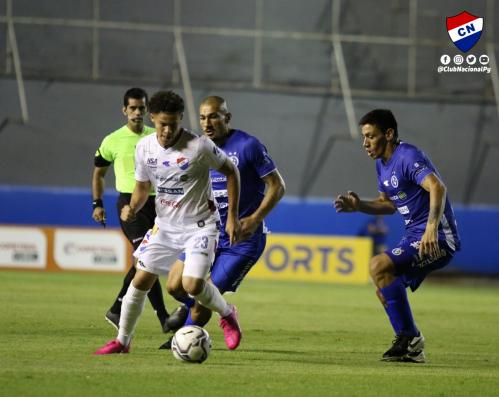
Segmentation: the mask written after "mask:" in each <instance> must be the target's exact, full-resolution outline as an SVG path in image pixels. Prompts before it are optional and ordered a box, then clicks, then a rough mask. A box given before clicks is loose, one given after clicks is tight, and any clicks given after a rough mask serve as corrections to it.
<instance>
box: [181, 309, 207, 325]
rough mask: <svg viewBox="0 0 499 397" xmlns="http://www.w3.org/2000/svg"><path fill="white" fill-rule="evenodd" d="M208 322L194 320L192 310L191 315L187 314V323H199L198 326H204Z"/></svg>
mask: <svg viewBox="0 0 499 397" xmlns="http://www.w3.org/2000/svg"><path fill="white" fill-rule="evenodd" d="M206 324H207V321H206V322H200V321H194V320H193V319H192V317H191V311H190V310H189V315H188V316H187V320H185V324H184V326H185V325H197V326H198V327H204V326H205V325H206Z"/></svg>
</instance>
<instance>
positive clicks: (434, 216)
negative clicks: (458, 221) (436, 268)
mask: <svg viewBox="0 0 499 397" xmlns="http://www.w3.org/2000/svg"><path fill="white" fill-rule="evenodd" d="M421 187H422V188H423V189H424V190H426V191H427V192H428V193H430V212H429V214H428V221H427V222H426V229H425V232H424V234H423V237H422V238H421V244H420V246H419V255H420V256H421V257H425V256H429V257H431V258H437V257H438V255H439V251H440V248H439V246H438V225H439V224H440V220H441V219H442V214H443V213H444V209H445V198H446V196H447V188H446V186H445V185H444V183H443V182H442V181H441V180H440V178H439V177H438V176H436V175H435V174H433V173H432V174H429V175H427V176H426V177H425V178H424V179H423V181H422V182H421Z"/></svg>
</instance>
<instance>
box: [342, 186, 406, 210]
mask: <svg viewBox="0 0 499 397" xmlns="http://www.w3.org/2000/svg"><path fill="white" fill-rule="evenodd" d="M334 208H335V209H336V212H356V211H359V212H364V213H366V214H371V215H391V214H393V213H394V212H395V211H396V210H397V209H396V208H395V206H394V205H393V203H392V202H391V200H390V199H389V198H388V197H387V196H386V194H385V193H380V194H379V196H378V198H376V199H374V200H361V199H360V198H359V196H358V195H357V193H355V192H352V191H348V192H347V194H345V195H342V194H340V195H339V196H338V197H336V200H334Z"/></svg>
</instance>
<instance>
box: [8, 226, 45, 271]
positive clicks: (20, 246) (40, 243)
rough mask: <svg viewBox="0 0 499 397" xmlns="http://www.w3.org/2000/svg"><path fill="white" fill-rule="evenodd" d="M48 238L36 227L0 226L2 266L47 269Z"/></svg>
mask: <svg viewBox="0 0 499 397" xmlns="http://www.w3.org/2000/svg"><path fill="white" fill-rule="evenodd" d="M46 266H47V238H46V237H45V234H44V233H43V231H41V230H40V229H37V228H34V227H9V226H0V268H1V267H15V268H23V269H45V267H46Z"/></svg>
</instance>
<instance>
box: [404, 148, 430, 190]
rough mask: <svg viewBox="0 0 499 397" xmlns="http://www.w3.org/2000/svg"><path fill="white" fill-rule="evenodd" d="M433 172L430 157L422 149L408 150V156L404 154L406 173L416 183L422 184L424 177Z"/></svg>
mask: <svg viewBox="0 0 499 397" xmlns="http://www.w3.org/2000/svg"><path fill="white" fill-rule="evenodd" d="M433 172H434V170H433V167H432V165H431V163H430V161H429V160H428V157H427V156H426V155H425V154H424V153H423V152H422V151H421V150H418V149H412V150H408V151H407V154H406V156H404V173H405V176H406V178H407V179H409V180H410V181H411V182H413V183H415V184H416V185H421V182H423V179H424V178H426V176H428V175H429V174H431V173H433Z"/></svg>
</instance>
